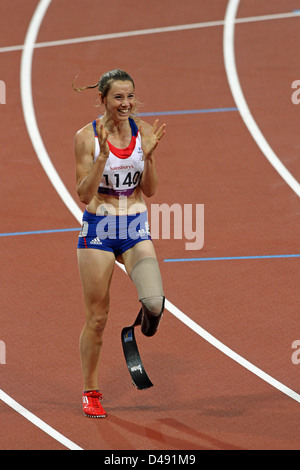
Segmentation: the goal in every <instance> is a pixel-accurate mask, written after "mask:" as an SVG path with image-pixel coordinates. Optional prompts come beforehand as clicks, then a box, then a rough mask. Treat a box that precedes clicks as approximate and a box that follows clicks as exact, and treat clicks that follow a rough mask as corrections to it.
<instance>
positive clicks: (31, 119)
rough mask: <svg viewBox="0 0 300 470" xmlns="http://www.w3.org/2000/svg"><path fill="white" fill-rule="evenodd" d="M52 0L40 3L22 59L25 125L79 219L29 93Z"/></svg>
mask: <svg viewBox="0 0 300 470" xmlns="http://www.w3.org/2000/svg"><path fill="white" fill-rule="evenodd" d="M50 3H51V0H42V1H40V2H39V4H38V7H37V9H36V11H35V13H34V15H33V17H32V20H31V22H30V25H29V28H28V31H27V34H26V38H25V42H24V48H23V53H22V58H21V73H20V86H21V101H22V107H23V113H24V118H25V123H26V125H27V131H28V134H29V136H30V139H31V142H32V145H33V147H34V150H35V153H36V155H37V157H38V159H39V160H40V163H41V165H42V166H43V168H44V170H45V172H46V174H47V175H48V177H49V180H50V181H51V183H52V184H53V186H54V188H55V189H56V191H58V192H59V194H62V196H61V197H62V200H63V202H64V203H65V204H66V206H67V207H68V208H71V212H72V213H74V215H75V214H76V215H77V218H79V217H80V216H81V211H80V209H79V207H78V206H77V204H75V201H74V200H73V198H72V197H71V196H70V194H69V192H68V191H67V189H66V187H65V185H64V183H63V182H62V180H61V178H60V176H59V175H58V173H57V171H56V169H55V168H54V166H53V164H52V162H51V160H50V158H49V156H48V153H47V151H46V148H45V146H44V142H43V140H42V138H41V135H40V132H39V129H38V125H37V121H36V116H35V112H34V106H33V99H32V93H28V90H31V64H32V57H33V51H34V44H35V40H36V38H37V35H38V31H39V28H40V24H41V22H42V20H43V17H44V15H45V13H46V10H47V9H48V7H49V5H50Z"/></svg>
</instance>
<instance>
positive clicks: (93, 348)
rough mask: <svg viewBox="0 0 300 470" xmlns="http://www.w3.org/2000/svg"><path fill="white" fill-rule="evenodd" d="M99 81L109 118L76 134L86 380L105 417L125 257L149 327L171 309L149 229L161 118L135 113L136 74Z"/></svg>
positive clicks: (147, 330)
mask: <svg viewBox="0 0 300 470" xmlns="http://www.w3.org/2000/svg"><path fill="white" fill-rule="evenodd" d="M96 87H98V93H99V97H100V100H101V103H102V105H103V106H104V113H103V116H102V117H100V118H98V119H96V120H95V121H94V122H92V123H89V124H87V125H86V126H85V127H83V128H82V129H81V130H79V131H78V132H77V133H76V136H75V140H74V149H75V156H76V184H77V193H78V197H79V199H80V201H81V202H83V203H84V204H85V205H86V210H85V212H84V215H83V221H82V229H81V232H80V235H79V240H78V250H77V254H78V265H79V272H80V278H81V282H82V288H83V297H84V303H85V314H86V321H85V325H84V328H83V330H82V333H81V336H80V357H81V366H82V372H83V380H84V390H83V410H84V413H85V414H86V415H87V416H89V417H97V418H100V417H105V416H106V412H105V410H104V408H103V406H102V405H101V403H100V400H101V399H102V395H101V393H100V392H99V384H98V365H99V358H100V352H101V348H102V341H103V332H104V329H105V325H106V321H107V316H108V311H109V298H110V297H109V289H110V283H111V278H112V274H113V269H114V266H115V260H116V259H117V260H118V261H120V262H121V263H124V265H125V268H126V271H127V273H128V275H129V276H130V278H131V279H132V281H133V282H134V284H135V286H136V289H137V293H138V298H139V301H140V302H141V306H142V310H143V316H142V324H141V329H142V332H143V333H144V334H145V335H147V336H152V335H153V334H154V333H155V332H156V330H157V327H158V324H159V322H160V319H161V316H162V312H163V308H164V292H163V287H162V281H161V275H160V270H159V266H158V262H157V259H156V255H155V250H154V247H153V243H152V240H151V238H150V233H149V225H148V220H147V208H146V204H145V201H144V198H143V195H145V196H146V197H151V196H153V195H154V194H155V191H156V188H157V183H158V178H157V172H156V169H155V160H154V151H155V149H156V147H157V145H158V143H159V141H160V140H161V139H162V137H163V136H164V134H165V127H166V126H165V124H163V125H162V126H159V125H158V120H156V121H155V122H154V125H153V126H151V125H149V124H148V123H146V122H144V121H141V120H140V119H138V118H136V117H134V116H135V112H136V106H137V100H136V98H135V85H134V82H133V79H132V78H131V77H130V76H129V75H128V73H126V72H124V71H122V70H119V69H116V70H112V71H110V72H107V73H105V74H104V75H103V76H102V77H101V79H100V81H99V83H97V84H96V85H92V86H88V87H83V88H75V86H74V84H73V88H74V89H75V90H76V91H82V90H85V89H88V88H96Z"/></svg>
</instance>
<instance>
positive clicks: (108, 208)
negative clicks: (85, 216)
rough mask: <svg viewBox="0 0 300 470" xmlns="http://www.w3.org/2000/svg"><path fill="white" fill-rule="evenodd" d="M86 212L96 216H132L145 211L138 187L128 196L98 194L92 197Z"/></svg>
mask: <svg viewBox="0 0 300 470" xmlns="http://www.w3.org/2000/svg"><path fill="white" fill-rule="evenodd" d="M86 210H87V211H88V212H91V213H92V214H97V215H125V214H127V215H134V214H137V213H139V212H144V211H145V210H147V207H146V203H145V201H144V199H143V196H142V191H141V188H140V187H137V188H136V190H135V191H134V193H133V194H131V195H130V196H128V197H126V196H120V197H115V196H107V195H105V194H99V195H96V196H94V197H93V199H92V200H91V202H90V203H89V204H88V205H87V207H86Z"/></svg>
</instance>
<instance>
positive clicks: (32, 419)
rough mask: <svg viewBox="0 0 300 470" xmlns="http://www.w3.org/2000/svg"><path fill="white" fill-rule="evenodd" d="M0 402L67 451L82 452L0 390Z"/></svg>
mask: <svg viewBox="0 0 300 470" xmlns="http://www.w3.org/2000/svg"><path fill="white" fill-rule="evenodd" d="M0 400H2V401H3V402H4V403H6V404H7V405H8V406H10V407H11V408H13V409H14V410H15V411H16V412H17V413H19V414H20V415H22V416H23V417H24V418H26V419H27V420H28V421H30V422H31V423H32V424H34V425H35V426H36V427H38V428H39V429H41V430H42V431H43V432H45V433H46V434H48V435H49V436H51V437H52V438H53V439H55V440H56V441H58V442H60V443H61V444H62V445H64V446H65V447H67V448H68V449H70V450H83V449H82V448H81V447H79V446H78V445H77V444H74V442H72V441H70V439H68V438H67V437H65V436H63V435H62V434H61V433H60V432H58V431H56V430H55V429H53V428H52V427H51V426H49V424H47V423H45V422H44V421H42V420H41V419H40V418H38V417H37V416H35V415H34V414H33V413H31V412H30V411H28V410H26V408H24V406H22V405H20V403H18V402H16V401H15V400H14V399H13V398H11V397H10V396H9V395H7V393H5V392H3V390H0Z"/></svg>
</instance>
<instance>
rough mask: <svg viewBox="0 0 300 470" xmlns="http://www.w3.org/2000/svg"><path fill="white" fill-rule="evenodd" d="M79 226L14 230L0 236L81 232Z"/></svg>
mask: <svg viewBox="0 0 300 470" xmlns="http://www.w3.org/2000/svg"><path fill="white" fill-rule="evenodd" d="M79 230H80V227H78V228H60V229H54V230H34V231H32V232H12V233H0V237H15V236H18V235H40V234H45V233H61V232H79Z"/></svg>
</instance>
